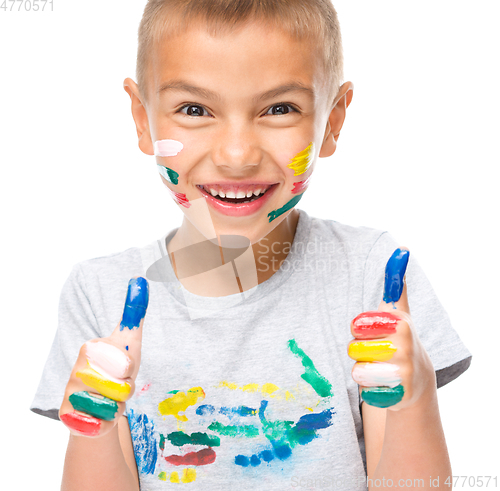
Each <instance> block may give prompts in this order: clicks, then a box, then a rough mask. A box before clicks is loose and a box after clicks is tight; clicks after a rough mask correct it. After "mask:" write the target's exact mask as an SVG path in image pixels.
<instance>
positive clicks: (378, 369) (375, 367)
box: [352, 362, 402, 388]
mask: <svg viewBox="0 0 500 491" xmlns="http://www.w3.org/2000/svg"><path fill="white" fill-rule="evenodd" d="M352 378H353V379H354V381H355V382H356V383H357V384H358V385H361V386H362V387H380V386H383V387H391V388H392V387H396V386H398V385H399V384H400V383H401V382H402V378H401V375H400V373H399V367H398V366H397V365H394V364H393V363H384V362H372V363H365V362H361V363H356V364H355V365H354V367H353V369H352Z"/></svg>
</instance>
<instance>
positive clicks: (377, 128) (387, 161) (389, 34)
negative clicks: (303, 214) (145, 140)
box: [0, 0, 500, 491]
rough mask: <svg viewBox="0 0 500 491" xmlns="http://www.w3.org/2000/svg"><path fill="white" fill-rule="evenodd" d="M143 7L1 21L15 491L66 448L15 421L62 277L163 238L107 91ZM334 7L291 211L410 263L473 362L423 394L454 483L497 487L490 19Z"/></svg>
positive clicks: (393, 6)
mask: <svg viewBox="0 0 500 491" xmlns="http://www.w3.org/2000/svg"><path fill="white" fill-rule="evenodd" d="M0 1H3V0H0ZM144 4H145V1H144V0H142V1H138V0H134V1H132V0H120V1H118V0H106V1H105V2H103V1H96V0H91V1H90V0H87V1H75V0H66V1H65V2H62V1H58V0H54V11H53V12H47V11H46V12H26V11H21V12H18V11H17V8H18V5H19V4H18V5H16V6H15V8H14V11H12V12H9V11H7V12H5V11H4V10H1V9H0V53H1V55H0V56H1V64H0V67H1V68H0V70H1V77H0V87H1V97H2V101H1V106H0V107H1V109H0V138H1V145H0V162H1V169H2V178H1V180H0V186H1V188H0V199H1V200H2V203H1V206H2V208H1V210H2V215H1V216H2V281H1V288H2V292H1V299H2V321H3V322H2V331H3V336H2V338H3V342H2V352H3V353H4V355H3V370H4V372H3V373H4V375H3V381H4V382H3V383H4V389H3V396H2V400H3V403H2V419H1V421H2V424H3V431H2V442H3V445H2V446H3V449H4V451H7V454H8V456H7V461H6V460H5V457H4V458H3V464H6V463H7V464H8V465H7V467H6V470H5V471H4V473H3V478H4V479H5V477H6V475H7V472H8V475H9V476H11V477H14V478H15V479H16V481H15V482H16V484H15V487H16V489H38V490H40V491H42V490H54V489H58V488H59V485H60V484H59V483H60V478H61V472H62V466H63V461H64V453H65V447H66V442H67V438H68V432H67V430H66V429H65V428H64V427H63V425H62V424H61V423H59V422H56V421H53V420H49V419H47V418H43V417H41V416H38V415H35V414H32V413H31V412H30V411H29V410H28V408H29V405H30V403H31V400H32V398H33V395H34V393H35V390H36V387H37V384H38V381H39V377H40V374H41V371H42V368H43V365H44V363H45V359H46V357H47V354H48V351H49V348H50V345H51V343H52V339H53V336H54V334H55V328H56V323H57V306H58V300H59V294H60V290H61V287H62V285H63V283H64V281H65V279H66V278H67V276H68V274H69V272H70V270H71V268H72V266H73V265H74V264H75V263H76V262H78V261H81V260H84V259H87V258H91V257H96V256H102V255H106V254H110V253H113V252H118V251H121V250H124V249H126V248H128V247H132V246H142V245H144V244H147V243H149V242H151V241H153V240H155V239H157V238H159V237H160V236H162V235H163V234H164V233H165V232H167V231H168V230H170V229H171V228H172V227H174V226H177V225H178V224H179V223H180V218H181V214H180V212H179V211H178V210H177V208H176V205H175V204H174V203H173V202H172V201H171V199H170V198H169V197H168V196H167V194H166V192H165V190H164V187H163V185H162V184H161V182H160V179H159V176H158V173H157V171H156V166H155V165H154V160H152V159H153V158H152V157H146V156H143V155H142V154H141V153H140V151H139V149H138V147H137V141H136V134H135V128H134V126H133V123H132V118H131V116H130V103H129V99H128V96H127V94H126V93H125V92H124V91H123V89H122V81H123V79H124V78H125V77H127V76H132V77H133V78H135V75H134V74H135V51H136V31H137V27H138V24H139V21H140V17H141V14H142V9H143V7H144ZM8 5H10V4H9V3H8ZM335 5H336V8H337V11H338V14H339V18H340V22H341V26H342V33H343V40H344V52H345V60H346V61H345V78H346V80H352V81H353V82H354V84H355V93H354V99H353V102H352V105H351V107H350V108H349V110H348V115H347V119H346V122H345V125H344V129H343V131H342V134H341V137H340V141H339V148H338V151H337V153H336V154H335V155H334V157H333V158H331V159H325V160H321V161H320V162H319V164H318V166H317V170H316V174H315V176H316V178H315V179H314V178H313V183H312V185H311V186H310V188H309V190H308V192H307V193H306V195H305V197H304V199H303V200H302V201H301V203H300V208H303V209H305V210H306V211H307V212H308V213H309V214H310V215H312V216H318V217H322V218H333V219H335V220H337V221H340V222H344V223H349V224H352V225H366V226H371V227H376V228H381V229H387V230H389V231H390V232H391V233H392V234H393V235H394V236H395V237H396V238H397V239H398V240H400V241H401V244H404V245H406V246H408V247H409V248H410V249H411V251H412V254H414V255H415V256H416V257H418V258H419V261H420V263H421V265H422V266H423V268H424V270H425V271H426V273H427V275H428V276H429V278H430V280H431V282H432V284H433V286H434V288H435V290H436V291H437V293H438V295H439V297H440V299H441V301H442V303H443V304H444V305H445V307H446V309H447V310H448V312H449V314H450V316H451V318H452V321H453V323H454V326H455V328H456V330H457V331H458V333H459V334H460V336H461V338H462V339H463V341H464V342H465V343H466V345H467V346H468V347H469V349H470V350H471V352H472V353H473V354H474V359H473V364H472V366H471V368H470V369H469V370H468V372H466V373H465V374H464V375H462V376H461V377H460V378H459V379H457V380H456V381H454V382H453V383H451V384H450V385H448V386H446V387H444V388H442V389H440V391H439V398H440V407H441V413H442V418H443V424H444V428H445V433H446V437H447V441H448V446H449V451H450V455H451V459H452V464H453V473H454V474H455V475H472V476H477V475H483V476H484V475H496V474H498V470H499V468H498V449H497V442H498V440H499V433H498V424H497V421H498V417H497V415H496V412H497V409H498V388H497V386H496V385H495V383H496V381H497V380H498V361H497V360H496V357H497V356H498V352H499V351H498V342H499V339H498V329H499V327H500V326H499V316H498V314H497V306H498V297H499V293H500V292H499V289H498V286H497V285H498V281H497V278H498V273H499V268H498V260H497V244H498V238H499V234H498V229H497V226H498V211H499V202H498V197H497V196H498V190H497V189H498V182H499V179H498V169H497V168H498V165H499V163H500V162H499V160H500V159H499V151H498V134H499V129H500V128H499V124H498V121H499V114H500V105H499V95H498V94H499V91H500V80H499V76H498V47H499V45H500V36H499V34H498V32H499V30H498V18H499V16H500V7H499V4H498V2H496V1H494V0H489V1H476V2H463V1H442V0H440V1H429V0H426V1H420V2H401V1H392V0H391V1H388V0H382V1H379V2H372V1H360V0H342V1H337V2H335ZM9 8H10V7H9ZM318 176H319V177H318ZM491 484H493V483H490V487H491Z"/></svg>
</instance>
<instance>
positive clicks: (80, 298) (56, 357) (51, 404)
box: [30, 264, 101, 419]
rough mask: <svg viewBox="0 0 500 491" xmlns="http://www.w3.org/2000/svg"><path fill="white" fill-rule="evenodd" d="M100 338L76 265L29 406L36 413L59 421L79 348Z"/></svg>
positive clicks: (64, 289) (79, 270)
mask: <svg viewBox="0 0 500 491" xmlns="http://www.w3.org/2000/svg"><path fill="white" fill-rule="evenodd" d="M98 337H101V336H100V333H99V328H98V323H97V320H96V317H95V315H94V313H93V311H92V308H91V303H90V300H89V298H88V296H87V294H86V285H85V277H84V273H83V270H82V267H81V265H80V264H77V265H76V266H75V267H74V268H73V270H72V271H71V273H70V275H69V277H68V279H67V280H66V283H65V284H64V286H63V289H62V292H61V297H60V301H59V320H58V327H57V331H56V335H55V338H54V341H53V343H52V347H51V349H50V353H49V356H48V359H47V361H46V363H45V367H44V370H43V373H42V378H41V380H40V383H39V385H38V389H37V392H36V395H35V398H34V399H33V402H32V403H31V406H30V409H31V410H32V411H33V412H35V413H37V414H41V415H43V416H48V417H49V418H53V419H59V417H58V411H59V407H60V406H61V403H62V400H63V396H64V391H65V388H66V385H67V383H68V380H69V376H70V374H71V370H72V369H73V366H74V364H75V362H76V359H77V357H78V353H79V351H80V348H81V347H82V345H83V344H84V343H85V342H86V341H89V340H91V339H95V338H98Z"/></svg>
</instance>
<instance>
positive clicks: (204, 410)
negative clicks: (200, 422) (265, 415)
mask: <svg viewBox="0 0 500 491" xmlns="http://www.w3.org/2000/svg"><path fill="white" fill-rule="evenodd" d="M214 413H218V414H223V415H224V416H227V417H228V418H229V419H232V418H234V417H238V416H242V417H246V416H255V415H256V414H257V409H254V408H251V407H248V406H238V407H225V406H223V407H221V408H219V409H215V407H214V406H211V405H209V404H203V405H201V406H199V407H197V408H196V414H197V415H198V416H208V415H212V414H214Z"/></svg>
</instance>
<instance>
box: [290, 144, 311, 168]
mask: <svg viewBox="0 0 500 491" xmlns="http://www.w3.org/2000/svg"><path fill="white" fill-rule="evenodd" d="M313 159H314V143H313V142H311V143H310V144H309V145H308V146H307V147H306V148H305V149H304V150H302V152H299V153H298V154H297V155H295V157H294V158H293V159H292V162H291V163H290V164H288V167H290V169H293V171H294V173H293V175H294V176H300V174H303V173H304V172H306V171H307V169H309V167H310V166H311V164H312V162H313Z"/></svg>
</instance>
